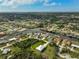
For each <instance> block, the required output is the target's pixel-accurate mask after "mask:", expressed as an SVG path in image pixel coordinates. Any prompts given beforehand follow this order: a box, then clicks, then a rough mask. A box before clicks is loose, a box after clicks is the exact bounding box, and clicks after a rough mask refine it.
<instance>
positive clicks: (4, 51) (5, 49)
mask: <svg viewBox="0 0 79 59" xmlns="http://www.w3.org/2000/svg"><path fill="white" fill-rule="evenodd" d="M10 51H11V50H10V49H9V48H4V49H3V50H2V54H7V53H8V52H10Z"/></svg>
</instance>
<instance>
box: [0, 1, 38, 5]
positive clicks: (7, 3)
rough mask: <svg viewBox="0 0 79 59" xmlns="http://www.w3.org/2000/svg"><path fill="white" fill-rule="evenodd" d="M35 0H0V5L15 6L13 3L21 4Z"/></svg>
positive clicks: (31, 2)
mask: <svg viewBox="0 0 79 59" xmlns="http://www.w3.org/2000/svg"><path fill="white" fill-rule="evenodd" d="M36 1H37V0H4V1H3V0H0V2H1V3H0V5H2V6H15V5H22V4H33V3H35V2H36Z"/></svg>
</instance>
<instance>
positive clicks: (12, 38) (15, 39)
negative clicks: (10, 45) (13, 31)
mask: <svg viewBox="0 0 79 59" xmlns="http://www.w3.org/2000/svg"><path fill="white" fill-rule="evenodd" d="M16 39H17V38H15V37H14V38H11V39H9V41H13V40H16Z"/></svg>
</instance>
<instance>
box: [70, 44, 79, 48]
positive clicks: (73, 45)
mask: <svg viewBox="0 0 79 59" xmlns="http://www.w3.org/2000/svg"><path fill="white" fill-rule="evenodd" d="M71 46H72V47H76V48H79V46H78V45H75V44H72V45H71Z"/></svg>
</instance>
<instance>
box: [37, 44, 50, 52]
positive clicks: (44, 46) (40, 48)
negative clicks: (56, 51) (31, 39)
mask: <svg viewBox="0 0 79 59" xmlns="http://www.w3.org/2000/svg"><path fill="white" fill-rule="evenodd" d="M48 44H49V42H47V43H46V44H44V45H40V46H38V47H37V48H36V49H37V50H39V51H43V50H44V48H46V46H47V45H48Z"/></svg>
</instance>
